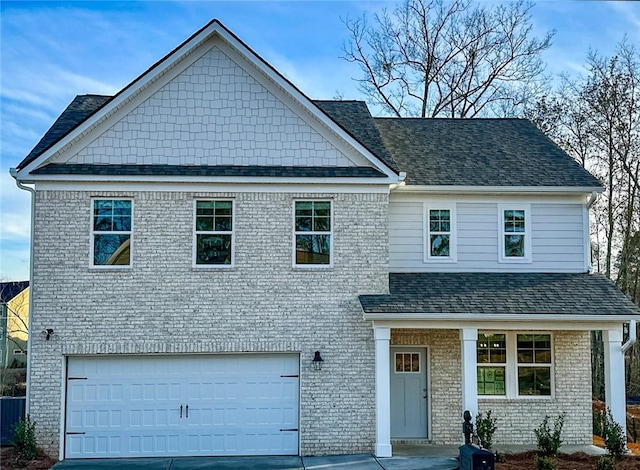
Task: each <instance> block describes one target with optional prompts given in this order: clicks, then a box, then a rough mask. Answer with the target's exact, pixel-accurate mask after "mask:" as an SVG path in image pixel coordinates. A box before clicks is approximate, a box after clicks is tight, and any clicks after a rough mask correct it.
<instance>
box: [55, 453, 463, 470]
mask: <svg viewBox="0 0 640 470" xmlns="http://www.w3.org/2000/svg"><path fill="white" fill-rule="evenodd" d="M457 468H458V461H457V460H455V459H454V458H451V457H401V456H396V457H389V458H376V457H374V456H372V455H369V454H358V455H333V456H328V457H271V456H269V457H266V456H265V457H176V458H139V459H77V460H64V461H62V462H59V463H57V464H56V465H54V466H53V469H54V470H93V469H96V470H99V469H118V470H205V469H216V470H455V469H457Z"/></svg>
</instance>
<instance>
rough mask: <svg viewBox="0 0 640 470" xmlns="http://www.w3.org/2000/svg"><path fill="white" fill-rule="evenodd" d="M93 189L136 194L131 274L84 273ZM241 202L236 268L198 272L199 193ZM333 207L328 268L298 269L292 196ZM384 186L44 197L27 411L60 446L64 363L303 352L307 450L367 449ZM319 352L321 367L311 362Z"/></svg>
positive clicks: (40, 432) (383, 250)
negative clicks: (372, 313) (372, 304)
mask: <svg viewBox="0 0 640 470" xmlns="http://www.w3.org/2000/svg"><path fill="white" fill-rule="evenodd" d="M91 196H97V197H114V198H118V197H132V198H133V201H134V203H133V208H134V209H133V210H134V222H133V242H132V253H133V264H132V267H131V268H130V269H117V270H99V269H91V268H89V244H90V214H91ZM208 197H211V198H215V197H232V198H233V199H234V210H235V219H234V234H235V267H233V268H230V269H202V268H201V269H194V268H193V267H192V249H193V224H194V222H193V214H194V202H193V200H194V199H195V198H208ZM297 197H302V198H304V197H308V198H319V197H327V198H331V199H332V200H333V201H334V206H333V207H334V232H333V252H334V266H333V267H332V268H328V269H296V268H293V267H292V256H293V249H292V243H293V232H292V227H293V215H292V212H293V200H294V199H295V198H297ZM387 203H388V196H387V195H386V194H325V195H317V194H314V195H305V194H286V193H236V194H228V193H215V194H212V193H186V192H139V193H138V192H131V193H105V192H94V193H89V192H80V191H78V192H64V191H38V193H37V195H36V213H35V239H34V259H33V263H34V278H33V312H32V315H33V317H32V321H33V324H32V329H33V331H35V332H39V331H42V330H43V329H46V328H52V329H53V330H54V332H55V333H54V335H53V337H52V339H51V340H49V341H45V339H44V337H43V336H42V335H38V334H33V335H32V350H31V389H30V413H31V416H32V417H33V418H34V420H35V421H36V423H37V424H36V430H37V436H38V441H39V443H40V445H42V446H43V447H44V448H45V449H46V450H47V451H48V452H49V453H51V454H52V455H57V454H58V449H59V436H60V426H61V413H63V408H62V401H63V383H64V382H63V377H64V373H65V372H64V370H63V367H64V364H65V357H66V356H68V355H88V354H149V353H166V354H185V353H215V352H252V351H255V352H261V351H271V352H300V356H301V371H300V388H301V393H300V404H301V415H300V429H301V448H300V451H301V454H303V455H308V454H341V453H351V452H371V451H372V449H373V442H374V438H375V410H374V404H375V397H374V390H375V387H374V354H373V341H372V329H371V324H370V323H368V322H365V321H364V320H363V316H362V310H361V308H360V305H359V303H358V298H357V296H358V294H362V293H383V292H388V239H387V236H386V234H387ZM315 350H320V351H321V352H322V356H323V358H324V360H325V362H324V367H323V370H322V371H320V372H317V371H313V370H311V369H312V367H311V359H312V357H313V351H315Z"/></svg>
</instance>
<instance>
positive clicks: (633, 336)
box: [622, 320, 638, 354]
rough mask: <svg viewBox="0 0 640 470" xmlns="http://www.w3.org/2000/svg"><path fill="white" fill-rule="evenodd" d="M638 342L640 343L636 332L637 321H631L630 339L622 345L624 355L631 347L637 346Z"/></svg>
mask: <svg viewBox="0 0 640 470" xmlns="http://www.w3.org/2000/svg"><path fill="white" fill-rule="evenodd" d="M636 341H638V332H637V330H636V321H635V320H629V339H628V340H627V342H626V343H624V344H623V345H622V353H623V354H624V353H626V352H627V351H628V350H629V349H630V348H631V346H633V345H634V344H636Z"/></svg>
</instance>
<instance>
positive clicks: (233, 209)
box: [191, 197, 236, 269]
mask: <svg viewBox="0 0 640 470" xmlns="http://www.w3.org/2000/svg"><path fill="white" fill-rule="evenodd" d="M211 201H215V202H218V201H220V202H231V231H216V230H212V231H202V232H198V231H197V229H196V223H197V218H198V202H211ZM192 227H193V251H192V256H191V259H192V267H193V268H194V269H229V268H233V267H235V264H236V236H235V233H236V231H235V227H236V204H235V201H234V199H232V198H228V197H226V198H225V197H200V198H197V199H194V200H193V225H192ZM214 228H215V227H214ZM199 234H200V235H231V263H230V264H198V263H197V259H198V235H199Z"/></svg>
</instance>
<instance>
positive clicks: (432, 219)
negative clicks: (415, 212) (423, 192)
mask: <svg viewBox="0 0 640 470" xmlns="http://www.w3.org/2000/svg"><path fill="white" fill-rule="evenodd" d="M454 208H455V206H454V205H451V204H429V205H427V204H425V210H424V220H425V224H424V225H425V230H424V234H425V235H424V237H425V238H424V253H425V256H424V261H425V262H455V261H456V240H455V226H456V218H455V210H454Z"/></svg>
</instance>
